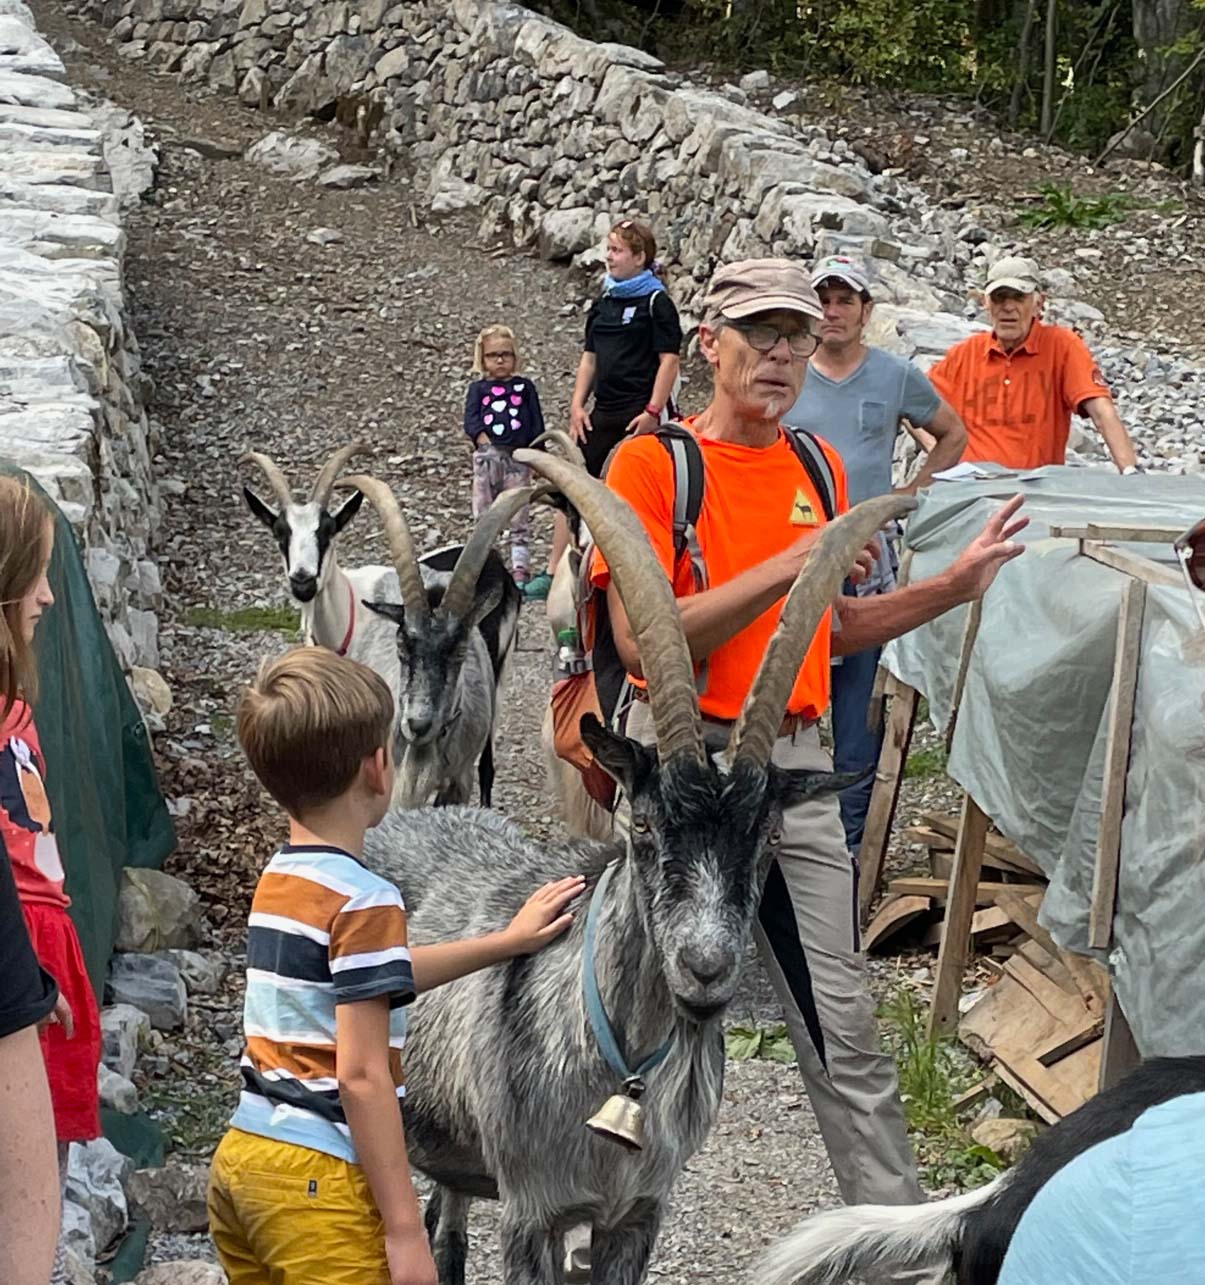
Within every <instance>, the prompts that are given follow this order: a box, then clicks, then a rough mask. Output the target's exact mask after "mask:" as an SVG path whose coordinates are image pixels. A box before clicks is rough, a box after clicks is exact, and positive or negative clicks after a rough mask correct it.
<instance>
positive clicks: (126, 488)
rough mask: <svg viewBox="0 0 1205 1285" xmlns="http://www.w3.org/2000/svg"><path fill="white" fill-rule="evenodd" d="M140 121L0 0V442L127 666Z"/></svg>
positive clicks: (146, 517)
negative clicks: (65, 543)
mask: <svg viewBox="0 0 1205 1285" xmlns="http://www.w3.org/2000/svg"><path fill="white" fill-rule="evenodd" d="M139 135H140V126H139V125H138V123H137V122H136V121H133V120H131V119H130V118H129V116H128V115H127V114H125V113H123V112H120V111H118V110H117V109H115V108H112V107H108V106H98V105H95V104H91V103H88V102H85V100H84V99H83V98H82V97H81V96H80V95H79V94H78V93H77V92H76V91H75V90H74V89H72V87H71V86H70V85H68V84H66V83H65V74H64V69H63V64H62V62H61V61H60V59H59V57H58V55H57V54H56V53H55V52H54V50H53V49H52V48H51V46H50V45H49V44H48V43H47V42H46V41H45V40H44V39H43V38H42V37H41V36H40V35H39V34H38V32H37V30H36V28H35V26H34V22H33V17H32V15H31V14H30V12H29V10H28V9H27V8H26V6H25V5H24V4H22V3H20V2H19V0H0V456H4V457H6V458H7V459H10V460H12V461H14V462H15V463H17V464H18V465H20V466H21V467H22V468H24V469H26V470H28V472H29V473H31V474H32V475H33V476H34V477H35V478H37V480H38V481H39V482H40V483H41V485H42V486H43V487H44V488H45V489H46V490H47V492H48V493H49V494H50V495H51V496H52V497H53V498H54V500H55V501H56V503H57V504H58V505H59V507H60V508H61V509H62V510H63V512H64V513H65V514H66V515H67V517H68V518H69V519H70V521H71V523H72V525H73V527H74V528H75V529H76V530H77V531H78V532H79V533H80V535H81V537H82V538H83V541H84V544H85V547H86V557H87V565H88V572H89V576H90V579H91V581H92V587H93V591H94V593H95V595H96V600H97V603H98V605H99V607H100V610H101V613H102V615H103V617H104V619H105V623H106V626H107V628H108V630H109V634H110V637H111V638H112V640H113V644H114V647H115V648H116V650H117V653H118V655H119V656H120V658H121V660H122V662H123V664H124V666H125V667H126V669H127V670H135V669H137V668H139V667H144V668H146V669H155V668H157V667H158V663H159V647H158V620H157V616H156V612H157V611H158V608H159V606H160V601H161V589H160V583H159V572H158V568H157V567H156V564H155V561H154V556H153V550H154V544H155V533H156V530H157V528H158V525H159V517H160V500H159V495H158V491H157V488H156V485H155V481H154V477H153V473H152V467H151V457H152V454H153V452H154V448H155V442H154V433H153V430H152V428H151V425H150V423H149V422H148V420H147V416H146V413H145V411H144V409H143V403H144V399H145V395H146V391H147V389H146V386H145V378H144V376H143V374H142V371H141V365H140V361H139V355H138V344H137V341H136V340H135V337H134V334H133V332H132V331H131V329H130V325H129V320H128V318H127V315H126V309H125V300H124V296H123V289H122V261H123V257H124V253H125V233H124V231H123V228H122V211H123V207H124V203H128V201H130V200H136V199H137V192H138V191H139V190H140V189H141V187H142V186H143V185H145V183H146V182H147V181H149V159H148V157H147V156H146V154H145V152H144V151H143V150H142V149H141V148H140V146H139Z"/></svg>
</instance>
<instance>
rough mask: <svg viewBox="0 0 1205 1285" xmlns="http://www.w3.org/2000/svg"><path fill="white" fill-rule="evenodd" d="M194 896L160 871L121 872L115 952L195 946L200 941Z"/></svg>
mask: <svg viewBox="0 0 1205 1285" xmlns="http://www.w3.org/2000/svg"><path fill="white" fill-rule="evenodd" d="M200 904H201V903H200V899H199V898H198V897H197V894H196V893H195V892H194V891H193V890H192V889H191V888H190V887H189V886H188V884H186V883H185V882H184V881H183V880H182V879H177V878H175V877H174V876H172V875H169V874H164V873H163V871H162V870H136V869H134V868H132V867H129V866H127V867H126V869H125V870H124V871H123V872H122V881H121V893H120V897H119V901H118V921H117V941H116V942H115V948H116V949H117V950H166V949H170V948H176V947H184V948H187V947H191V946H195V945H196V944H197V942H198V940H199V939H200V927H201V923H200V920H201V910H200Z"/></svg>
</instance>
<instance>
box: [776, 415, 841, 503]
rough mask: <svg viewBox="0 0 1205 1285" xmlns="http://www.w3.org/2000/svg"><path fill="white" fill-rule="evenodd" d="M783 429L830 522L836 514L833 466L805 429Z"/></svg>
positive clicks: (835, 484) (835, 480)
mask: <svg viewBox="0 0 1205 1285" xmlns="http://www.w3.org/2000/svg"><path fill="white" fill-rule="evenodd" d="M783 427H784V428H785V429H786V433H787V441H788V442H790V443H791V449H792V450H793V451H794V452H795V454H796V456H797V457H798V459H799V462H800V464H802V465H803V469H804V472H805V473H807V475H808V477H809V478H810V480H811V483H812V485H813V486H814V487H815V488H816V490H817V492H818V493H819V495H820V503H821V504H822V505H823V506H824V516H825V518H826V519H827V520H828V521H829V522H831V521H832V520H833V518H834V517H835V516H836V512H837V479H836V478H835V477H834V476H833V466H832V465H831V464H830V463H829V462H828V456H827V455H825V453H824V447H823V446H821V445H820V443H819V442H818V441H817V440H816V438H815V437H814V436H813V435H812V434H811V433H809V432H808V431H807V429H806V428H793V427H790V426H788V425H785V424H784V425H783Z"/></svg>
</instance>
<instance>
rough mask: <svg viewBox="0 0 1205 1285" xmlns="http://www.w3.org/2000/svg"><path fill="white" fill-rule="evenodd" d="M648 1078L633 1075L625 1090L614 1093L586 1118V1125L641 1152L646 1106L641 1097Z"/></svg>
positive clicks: (602, 1135)
mask: <svg viewBox="0 0 1205 1285" xmlns="http://www.w3.org/2000/svg"><path fill="white" fill-rule="evenodd" d="M643 1093H644V1081H643V1080H642V1079H641V1078H640V1076H638V1075H630V1076H628V1078H627V1079H626V1080H624V1082H623V1092H622V1093H616V1094H613V1095H612V1096H611V1097H609V1098H608V1099H607V1100H606V1101H605V1102H604V1103H603V1104H602V1107H601V1108H600V1109H599V1111H598V1113H597V1114H596V1115H592V1116H591V1117H590V1119H589V1120H587V1121H586V1128H587V1129H590V1130H591V1131H592V1132H594V1133H597V1134H598V1135H599V1136H600V1137H603V1138H608V1139H610V1141H612V1142H617V1143H619V1145H620V1146H621V1147H624V1148H625V1149H626V1150H628V1151H639V1150H641V1148H642V1147H643V1146H644V1109H643V1108H642V1107H641V1105H640V1097H641V1095H642V1094H643Z"/></svg>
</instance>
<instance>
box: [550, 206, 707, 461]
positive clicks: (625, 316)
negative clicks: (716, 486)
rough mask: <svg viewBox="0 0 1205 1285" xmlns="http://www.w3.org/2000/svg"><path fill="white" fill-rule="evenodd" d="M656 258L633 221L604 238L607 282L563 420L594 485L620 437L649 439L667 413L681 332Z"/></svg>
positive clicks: (649, 238)
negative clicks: (591, 400)
mask: <svg viewBox="0 0 1205 1285" xmlns="http://www.w3.org/2000/svg"><path fill="white" fill-rule="evenodd" d="M656 253H657V243H656V241H655V240H654V239H653V232H652V229H651V228H649V227H647V226H646V225H645V224H643V223H637V222H636V221H635V220H634V219H623V220H622V221H621V222H619V223H616V224H615V226H614V227H613V228H612V229H611V231H610V232H609V233H608V234H607V275H606V277H605V279H604V282H603V293H602V295H601V297H600V298H598V299H596V300H595V301H594V303H593V304H592V305H591V308H590V312H589V314H588V315H587V317H586V344H585V351H584V352H583V353H582V359H581V362H580V363H579V365H578V368H577V382H576V383H575V385H574V388H573V408H572V418H571V428H572V432H573V436H574V437H575V438H576V439H577V440H578V441H579V442H581V443H582V450H583V451H584V453H585V456H586V467H587V468H588V469H589V470H590V472H591V473H592V474H594V476H595V477H598V476H599V475H600V474H601V472H602V467H603V463H604V462H605V460H606V458H607V456H608V455H610V453H611V451H612V450H613V449H614V448H615V446H616V445H617V444H618V443H619V442H620V441H621V440H622V439H623V438H624V437H625V436H626V435H627V434H629V433H650V432H652V431H653V429H655V428H656V427H657V425H658V424H660V423H661V422H662V421H663V420H664V419H666V418H667V417H672V415H673V414H674V413H675V411H674V409H673V408H672V406H671V397H672V394H673V390H674V384H675V382H676V381H677V378H678V367H679V362H678V354H679V352H680V350H681V347H682V327H681V325H680V324H679V322H678V310H677V309H676V308H675V307H674V302H673V300H672V299H671V298H670V297H669V295H668V294H666V292H665V288H664V287H663V286H662V284H661V280H660V278H659V277H658V276H657V275H656V273H655V272H654V271H653V270H652V263H653V260H654V258H655V257H656ZM591 393H593V395H594V404H593V406H592V407H591V408H590V410H589V411H587V410H586V402H587V400H588V399H589V397H590V395H591Z"/></svg>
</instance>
